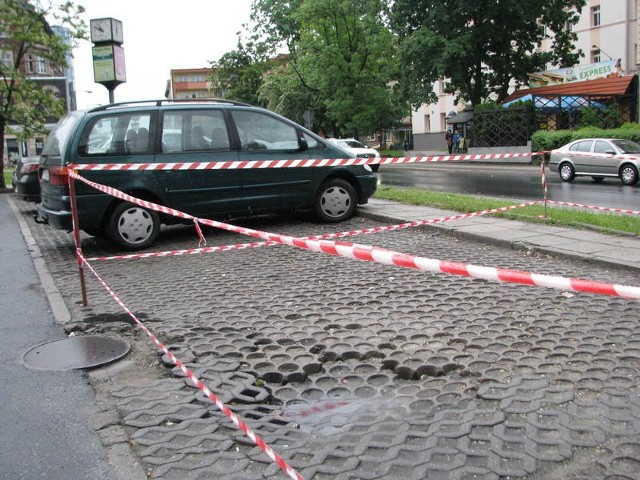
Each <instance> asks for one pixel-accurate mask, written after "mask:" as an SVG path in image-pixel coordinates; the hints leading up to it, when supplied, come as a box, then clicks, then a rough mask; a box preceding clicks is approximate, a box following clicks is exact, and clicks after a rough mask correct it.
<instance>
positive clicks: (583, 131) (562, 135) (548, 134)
mask: <svg viewBox="0 0 640 480" xmlns="http://www.w3.org/2000/svg"><path fill="white" fill-rule="evenodd" d="M581 138H626V139H628V140H632V141H634V142H638V143H640V125H639V124H637V123H632V122H628V123H625V124H624V125H622V126H621V127H620V128H613V129H603V128H598V127H593V126H588V127H583V128H580V129H578V130H555V131H554V130H538V131H537V132H535V133H534V134H533V135H532V137H531V148H532V149H533V150H534V151H549V150H553V149H554V148H559V147H561V146H562V145H565V144H567V143H569V142H572V141H574V140H579V139H581Z"/></svg>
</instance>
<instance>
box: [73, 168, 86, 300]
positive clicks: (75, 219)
mask: <svg viewBox="0 0 640 480" xmlns="http://www.w3.org/2000/svg"><path fill="white" fill-rule="evenodd" d="M69 196H70V197H71V219H72V224H73V241H74V243H75V245H76V257H77V261H78V272H79V274H80V289H81V290H82V306H84V307H86V306H87V305H88V304H89V300H88V298H87V283H86V281H85V278H84V262H83V261H82V260H81V259H80V255H82V246H81V243H80V223H79V222H78V206H77V203H76V181H75V179H74V178H73V177H72V176H71V175H69Z"/></svg>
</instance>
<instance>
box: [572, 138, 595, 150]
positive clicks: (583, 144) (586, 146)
mask: <svg viewBox="0 0 640 480" xmlns="http://www.w3.org/2000/svg"><path fill="white" fill-rule="evenodd" d="M591 145H593V140H582V141H580V142H576V143H574V144H573V145H571V147H569V150H570V151H571V152H591Z"/></svg>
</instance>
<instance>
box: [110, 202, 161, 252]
mask: <svg viewBox="0 0 640 480" xmlns="http://www.w3.org/2000/svg"><path fill="white" fill-rule="evenodd" d="M108 233H109V237H110V238H111V239H112V240H113V241H114V242H116V243H117V244H118V245H121V246H122V247H124V248H126V249H127V250H141V249H143V248H147V247H149V246H150V245H152V244H153V242H155V241H156V238H158V234H159V233H160V216H159V215H158V213H157V212H156V211H154V210H150V209H148V208H144V207H141V206H139V205H134V204H133V203H129V202H125V203H121V204H119V205H118V206H117V207H116V208H115V209H114V210H113V213H112V214H111V217H109V226H108Z"/></svg>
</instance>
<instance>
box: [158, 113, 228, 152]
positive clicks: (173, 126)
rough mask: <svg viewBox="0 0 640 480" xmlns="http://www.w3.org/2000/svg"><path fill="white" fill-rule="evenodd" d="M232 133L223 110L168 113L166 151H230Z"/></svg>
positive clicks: (165, 121)
mask: <svg viewBox="0 0 640 480" xmlns="http://www.w3.org/2000/svg"><path fill="white" fill-rule="evenodd" d="M228 149H229V135H228V133H227V126H226V123H225V121H224V116H223V113H222V112H221V111H220V110H210V111H202V110H200V111H198V112H196V113H189V112H175V113H174V112H171V113H167V114H165V115H164V121H163V126H162V151H163V152H194V151H211V150H228Z"/></svg>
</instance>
